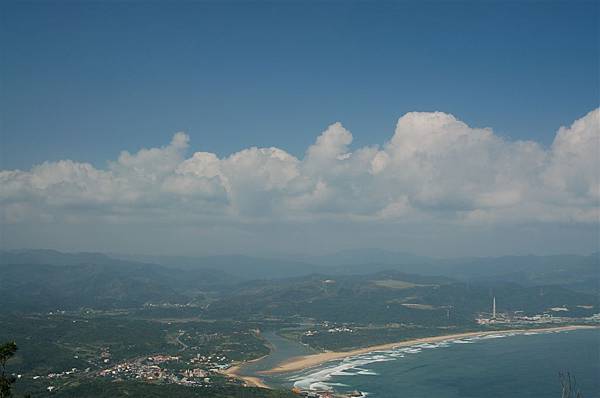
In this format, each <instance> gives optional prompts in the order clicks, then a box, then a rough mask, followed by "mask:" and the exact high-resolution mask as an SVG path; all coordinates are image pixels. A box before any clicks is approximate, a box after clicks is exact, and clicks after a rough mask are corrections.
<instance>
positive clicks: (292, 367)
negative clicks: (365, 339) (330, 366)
mask: <svg viewBox="0 0 600 398" xmlns="http://www.w3.org/2000/svg"><path fill="white" fill-rule="evenodd" d="M590 328H597V327H596V326H586V325H569V326H557V327H549V328H539V329H509V330H490V331H483V332H482V331H480V332H465V333H457V334H450V335H440V336H434V337H424V338H419V339H413V340H405V341H400V342H397V343H388V344H380V345H375V346H371V347H365V348H359V349H356V350H351V351H331V352H323V353H319V354H312V355H305V356H299V357H294V358H290V359H288V360H286V361H284V362H282V363H281V364H279V365H278V366H276V367H274V368H272V369H269V370H265V371H263V372H260V373H261V374H277V373H288V372H295V371H298V370H303V369H307V368H312V367H315V366H318V365H321V364H323V363H326V362H329V361H334V360H338V359H343V358H346V357H350V356H354V355H360V354H366V353H369V352H373V351H384V350H391V349H394V348H398V347H407V346H412V345H415V344H423V343H439V342H442V341H448V340H455V339H460V338H465V337H475V336H486V335H491V334H508V333H527V332H558V331H567V330H576V329H590Z"/></svg>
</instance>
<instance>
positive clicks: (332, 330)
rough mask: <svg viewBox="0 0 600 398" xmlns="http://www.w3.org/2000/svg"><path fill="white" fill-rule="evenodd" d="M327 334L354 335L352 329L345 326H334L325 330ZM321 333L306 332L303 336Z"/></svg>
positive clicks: (317, 331)
mask: <svg viewBox="0 0 600 398" xmlns="http://www.w3.org/2000/svg"><path fill="white" fill-rule="evenodd" d="M326 332H327V333H354V329H352V328H349V327H347V326H336V327H332V328H329V329H327V330H326ZM319 333H321V332H320V331H319V330H307V331H306V332H304V336H308V337H310V336H316V335H317V334H319Z"/></svg>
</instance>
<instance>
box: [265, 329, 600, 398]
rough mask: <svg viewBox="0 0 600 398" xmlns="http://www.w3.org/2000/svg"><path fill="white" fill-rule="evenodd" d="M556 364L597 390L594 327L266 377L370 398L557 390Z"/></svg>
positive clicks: (364, 358)
mask: <svg viewBox="0 0 600 398" xmlns="http://www.w3.org/2000/svg"><path fill="white" fill-rule="evenodd" d="M286 349H288V350H289V347H288V348H286ZM559 372H570V373H571V375H573V376H574V377H575V378H576V380H577V384H578V386H579V390H580V391H581V392H582V394H583V397H584V398H600V330H599V329H594V330H575V331H566V332H552V333H549V332H544V333H535V334H534V333H527V334H515V335H492V336H486V337H475V338H468V339H460V340H453V341H448V342H443V343H436V344H421V345H416V346H412V347H404V348H399V349H396V350H391V351H380V352H373V353H369V354H364V355H359V356H355V357H351V358H347V359H345V360H343V361H335V362H330V363H327V364H325V365H323V366H321V367H318V368H314V369H309V370H306V371H303V372H300V373H295V374H288V375H283V376H279V377H277V378H276V379H274V378H271V379H270V380H267V381H269V382H271V383H278V384H280V385H284V386H287V387H290V386H292V385H296V386H300V387H302V388H306V389H308V388H313V389H327V388H333V389H335V390H337V391H340V392H344V391H346V392H347V391H353V390H359V391H361V392H364V393H365V395H367V396H368V397H373V398H375V397H377V398H400V397H402V398H458V397H469V398H471V397H472V398H507V397H510V398H542V397H544V398H546V397H557V398H560V397H561V386H560V380H559V376H558V374H559Z"/></svg>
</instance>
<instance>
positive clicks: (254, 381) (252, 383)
mask: <svg viewBox="0 0 600 398" xmlns="http://www.w3.org/2000/svg"><path fill="white" fill-rule="evenodd" d="M263 358H264V356H263V357H260V358H257V359H253V360H252V361H247V362H241V363H239V364H237V365H234V366H232V367H230V368H228V369H226V370H224V371H223V372H222V373H223V374H225V375H227V376H229V377H234V378H236V379H239V380H242V381H243V382H244V383H245V384H246V385H247V386H249V387H260V388H271V387H269V386H268V385H267V384H265V382H264V381H263V380H262V379H260V378H259V377H253V376H242V375H240V374H238V371H239V370H240V367H241V366H242V365H243V364H247V363H251V362H256V361H260V360H261V359H263Z"/></svg>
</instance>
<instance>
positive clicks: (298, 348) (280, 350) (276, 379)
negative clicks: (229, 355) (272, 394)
mask: <svg viewBox="0 0 600 398" xmlns="http://www.w3.org/2000/svg"><path fill="white" fill-rule="evenodd" d="M261 337H262V338H264V339H265V340H266V341H267V342H268V344H269V347H270V349H271V352H270V353H269V355H267V356H265V357H263V358H260V359H259V360H256V361H252V362H247V363H244V364H242V365H240V367H239V369H238V370H237V371H236V373H237V374H238V375H240V376H249V377H258V378H260V379H262V380H264V382H265V383H266V384H268V385H269V386H273V387H283V388H292V387H293V384H294V382H293V381H291V380H290V379H289V377H288V376H289V375H287V374H281V375H265V374H263V373H262V372H264V371H266V370H269V369H272V368H274V367H275V366H277V365H278V364H280V363H282V362H284V361H286V360H288V359H290V358H293V357H298V356H303V355H311V354H315V353H317V351H315V350H313V349H311V348H310V347H308V346H306V345H304V344H301V343H300V342H298V341H294V340H290V339H287V338H284V337H281V336H280V335H279V334H277V332H276V331H268V332H264V333H262V334H261Z"/></svg>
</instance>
